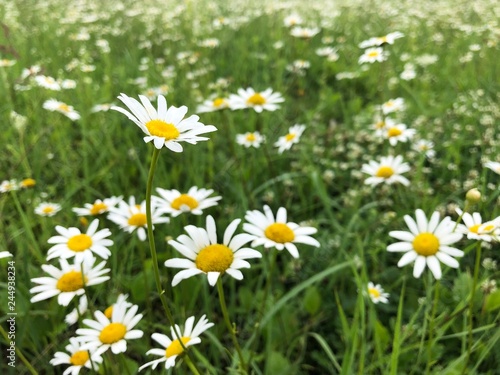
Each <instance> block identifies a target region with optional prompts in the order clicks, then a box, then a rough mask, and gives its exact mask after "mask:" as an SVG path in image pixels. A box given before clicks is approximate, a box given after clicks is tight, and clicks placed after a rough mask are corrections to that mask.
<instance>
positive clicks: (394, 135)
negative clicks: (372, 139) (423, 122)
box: [376, 122, 416, 146]
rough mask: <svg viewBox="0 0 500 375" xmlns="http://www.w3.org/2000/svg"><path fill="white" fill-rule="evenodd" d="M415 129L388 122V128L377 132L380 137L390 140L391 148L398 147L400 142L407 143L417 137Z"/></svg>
mask: <svg viewBox="0 0 500 375" xmlns="http://www.w3.org/2000/svg"><path fill="white" fill-rule="evenodd" d="M415 132H416V131H415V129H409V128H407V127H406V125H405V124H391V125H389V123H387V122H386V127H385V128H384V129H380V130H378V131H377V132H376V134H377V135H378V136H382V137H383V138H385V139H388V140H389V143H390V144H391V146H396V145H397V143H398V142H407V141H408V140H410V139H412V138H413V136H414V135H415Z"/></svg>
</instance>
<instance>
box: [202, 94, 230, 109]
mask: <svg viewBox="0 0 500 375" xmlns="http://www.w3.org/2000/svg"><path fill="white" fill-rule="evenodd" d="M228 107H229V102H228V100H227V99H226V98H224V97H220V96H212V97H211V98H209V99H207V100H205V101H204V102H203V103H202V104H200V105H199V106H198V107H197V108H196V112H198V113H206V112H214V111H220V110H221V109H224V108H228Z"/></svg>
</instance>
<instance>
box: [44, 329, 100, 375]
mask: <svg viewBox="0 0 500 375" xmlns="http://www.w3.org/2000/svg"><path fill="white" fill-rule="evenodd" d="M66 351H67V352H68V353H69V354H68V353H65V352H56V353H55V354H54V358H52V359H51V360H50V364H51V365H52V366H58V365H66V364H67V365H71V366H69V367H68V368H67V369H66V370H64V372H63V375H69V374H71V375H78V374H79V373H80V370H81V369H82V368H83V367H86V368H88V369H90V370H94V371H96V372H97V371H98V370H99V366H98V364H100V363H102V358H101V356H100V355H99V354H96V353H92V354H90V352H89V351H88V350H83V349H82V348H81V344H80V342H79V341H78V339H77V338H75V337H71V338H70V339H69V344H68V345H66Z"/></svg>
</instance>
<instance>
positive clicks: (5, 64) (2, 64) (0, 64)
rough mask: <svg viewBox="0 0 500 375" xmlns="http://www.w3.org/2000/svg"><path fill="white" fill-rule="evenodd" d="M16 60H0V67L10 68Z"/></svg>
mask: <svg viewBox="0 0 500 375" xmlns="http://www.w3.org/2000/svg"><path fill="white" fill-rule="evenodd" d="M16 62H17V61H16V60H8V59H1V60H0V67H1V68H5V67H11V66H13V65H15V64H16Z"/></svg>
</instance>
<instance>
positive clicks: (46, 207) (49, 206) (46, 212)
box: [35, 202, 61, 216]
mask: <svg viewBox="0 0 500 375" xmlns="http://www.w3.org/2000/svg"><path fill="white" fill-rule="evenodd" d="M59 211H61V205H60V204H57V203H49V202H43V203H40V204H39V205H38V206H37V207H35V214H37V215H40V216H54V215H55V214H57V213H58V212H59Z"/></svg>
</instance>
